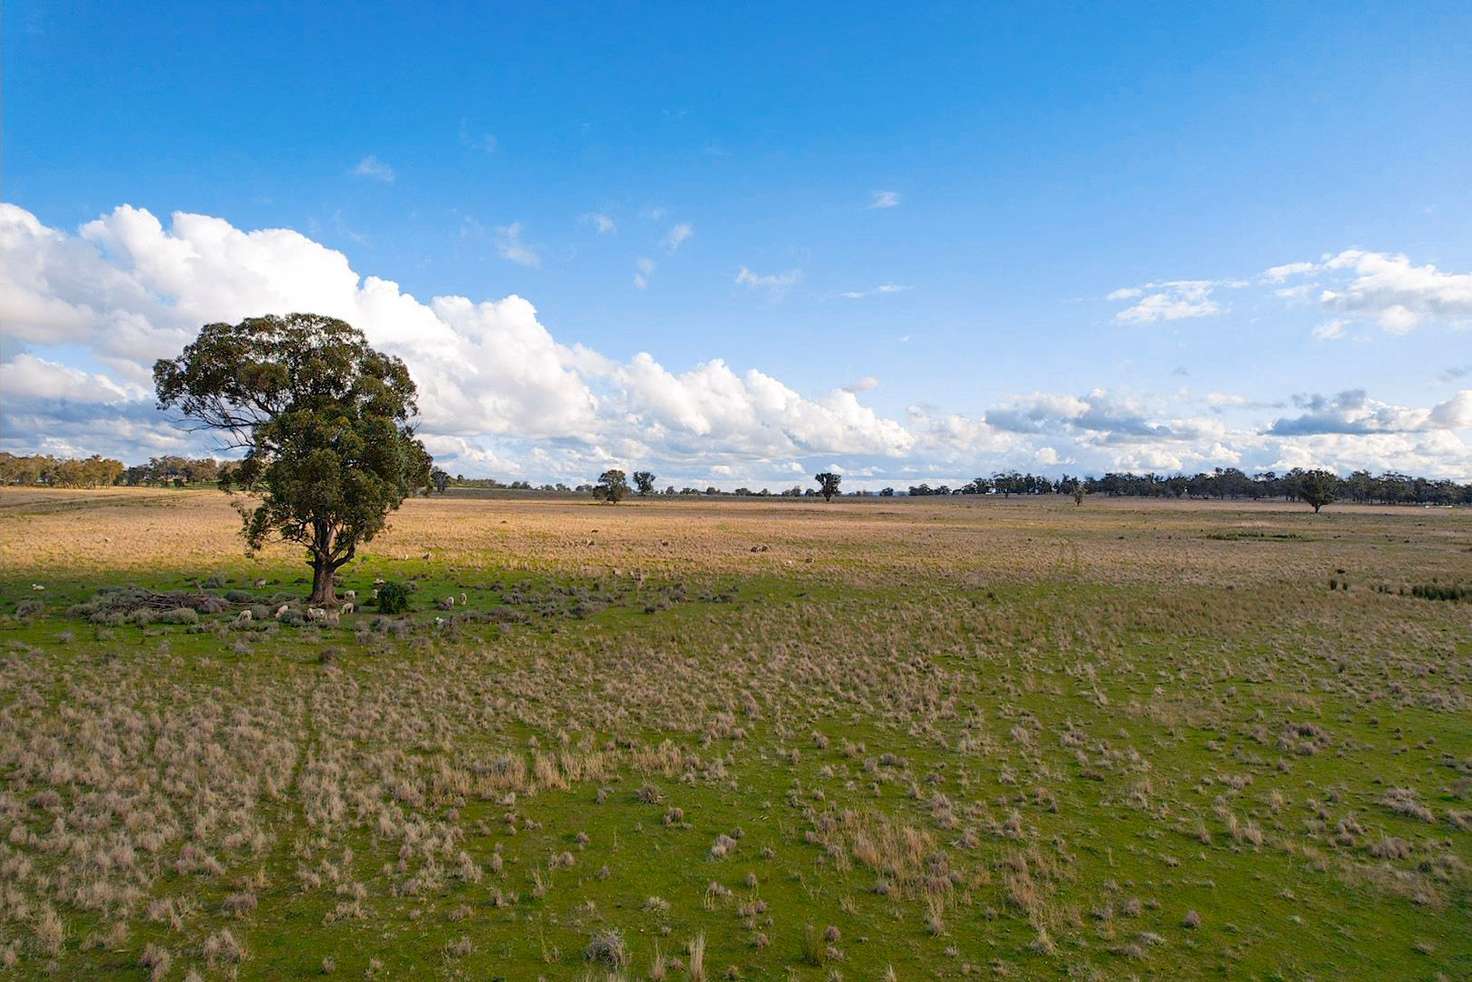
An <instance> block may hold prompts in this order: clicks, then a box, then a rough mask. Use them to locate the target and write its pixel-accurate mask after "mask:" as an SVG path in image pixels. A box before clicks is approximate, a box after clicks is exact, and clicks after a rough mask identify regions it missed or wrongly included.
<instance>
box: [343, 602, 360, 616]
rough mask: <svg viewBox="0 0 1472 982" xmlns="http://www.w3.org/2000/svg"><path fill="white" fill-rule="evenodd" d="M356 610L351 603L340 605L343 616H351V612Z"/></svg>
mask: <svg viewBox="0 0 1472 982" xmlns="http://www.w3.org/2000/svg"><path fill="white" fill-rule="evenodd" d="M357 609H358V608H357V606H356V605H355V604H353V603H351V602H349V603H345V604H343V605H342V612H343V613H344V614H351V613H352V612H353V611H355V610H357Z"/></svg>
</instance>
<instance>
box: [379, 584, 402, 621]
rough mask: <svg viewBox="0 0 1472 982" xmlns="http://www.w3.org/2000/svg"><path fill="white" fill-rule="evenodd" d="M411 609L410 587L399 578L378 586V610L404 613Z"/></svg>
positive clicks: (384, 612)
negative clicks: (399, 580)
mask: <svg viewBox="0 0 1472 982" xmlns="http://www.w3.org/2000/svg"><path fill="white" fill-rule="evenodd" d="M408 609H409V588H408V587H407V586H405V585H404V584H402V583H400V582H398V581H397V580H390V581H389V582H387V583H385V584H384V585H383V586H381V587H379V588H378V612H379V613H381V614H402V613H404V611H406V610H408Z"/></svg>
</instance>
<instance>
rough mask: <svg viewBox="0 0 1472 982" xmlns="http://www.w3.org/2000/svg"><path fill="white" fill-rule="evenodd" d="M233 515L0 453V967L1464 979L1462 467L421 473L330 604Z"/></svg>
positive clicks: (1470, 947)
mask: <svg viewBox="0 0 1472 982" xmlns="http://www.w3.org/2000/svg"><path fill="white" fill-rule="evenodd" d="M235 522H236V520H235V519H234V518H233V513H232V512H230V510H229V508H228V506H227V504H226V503H225V499H224V496H223V495H219V494H216V493H213V492H177V493H148V492H138V493H126V492H101V493H90V494H89V493H85V492H78V493H62V492H55V493H41V492H12V491H6V492H0V613H3V618H0V644H3V650H0V972H4V971H9V972H11V973H13V974H14V975H16V976H17V977H22V978H29V977H47V976H50V977H62V978H80V977H93V976H97V975H119V976H123V977H132V978H146V977H149V976H150V975H152V977H155V978H169V979H182V978H189V977H196V976H201V977H206V978H209V977H232V976H239V977H244V978H284V977H302V976H316V975H320V974H323V973H324V972H326V973H333V974H337V975H341V976H345V977H350V978H360V977H365V976H367V977H375V978H422V977H430V976H434V977H439V976H444V977H451V978H459V977H464V978H506V979H535V978H549V979H550V978H583V977H591V978H604V977H622V978H630V979H636V978H639V979H642V978H654V979H660V978H666V979H687V978H695V979H699V978H712V979H714V978H746V979H761V978H789V977H790V978H803V979H824V978H846V979H881V978H891V977H893V978H900V979H911V978H952V977H961V976H967V975H972V976H1010V977H1017V978H1041V977H1070V978H1076V977H1081V978H1089V977H1100V978H1128V977H1170V976H1174V977H1181V978H1198V977H1224V978H1261V979H1277V978H1282V979H1310V978H1312V979H1331V978H1375V979H1392V978H1407V979H1432V978H1438V977H1442V978H1469V977H1472V892H1469V886H1472V880H1469V872H1468V864H1469V863H1472V700H1469V693H1472V690H1469V684H1472V603H1469V602H1465V601H1464V602H1455V601H1437V600H1427V599H1421V598H1419V597H1415V596H1410V595H1408V594H1409V592H1410V591H1411V589H1412V588H1413V587H1416V586H1421V585H1427V584H1433V583H1435V584H1443V585H1452V584H1457V583H1461V584H1464V585H1465V584H1469V583H1472V514H1469V513H1467V512H1465V511H1447V510H1437V511H1433V510H1421V509H1416V510H1411V509H1400V510H1396V509H1350V508H1331V509H1328V510H1326V512H1325V513H1324V514H1323V515H1320V516H1313V515H1310V514H1307V513H1306V511H1305V510H1304V509H1301V508H1295V507H1292V506H1288V505H1282V504H1275V505H1251V506H1249V505H1241V506H1238V505H1234V504H1232V503H1230V502H1227V503H1221V504H1209V505H1208V504H1190V503H1185V504H1178V503H1170V504H1155V503H1140V502H1109V501H1095V500H1091V501H1089V502H1087V503H1086V504H1085V505H1084V506H1083V507H1082V508H1075V507H1074V506H1073V504H1072V503H1071V502H1063V501H1054V500H1052V499H1051V498H1050V499H1046V500H1024V501H1009V502H1002V501H992V500H985V501H975V502H960V501H955V502H950V501H943V502H929V503H927V502H919V501H916V502H893V501H891V502H887V503H884V504H881V503H879V502H877V501H869V502H844V503H837V502H836V503H834V504H833V505H831V506H824V505H823V504H822V503H821V502H811V501H798V502H783V503H770V502H768V503H758V502H688V503H687V502H650V503H645V502H638V501H635V502H629V503H626V504H623V505H619V506H617V507H600V506H596V505H592V504H585V503H582V502H570V501H540V502H539V501H514V500H501V499H496V500H487V499H484V498H464V499H457V498H455V497H453V496H452V497H450V498H448V499H435V500H433V501H423V500H416V501H411V502H409V503H407V504H406V505H405V507H404V509H403V510H402V511H401V512H400V513H399V514H398V515H397V516H395V519H394V527H393V529H392V530H391V532H390V533H389V534H388V535H386V536H384V537H382V538H381V539H380V540H378V541H376V542H375V543H373V544H372V546H370V547H369V548H368V550H367V555H366V556H365V557H364V558H362V559H360V560H358V561H356V562H354V563H353V564H352V565H351V566H349V567H347V568H346V569H345V570H344V571H343V573H342V574H341V575H340V581H341V587H340V590H354V591H355V592H356V594H357V600H358V602H359V604H360V606H359V608H358V609H357V610H355V611H353V612H351V613H344V614H342V615H341V617H340V618H339V620H338V622H337V623H335V624H334V623H298V622H299V621H300V619H301V618H300V617H299V616H298V614H299V612H300V607H301V604H300V599H301V598H302V597H304V596H305V594H306V587H305V585H304V579H305V576H306V572H307V571H306V567H305V566H304V565H302V563H301V561H300V558H299V557H298V556H296V554H295V553H293V552H291V551H289V550H286V549H276V550H271V551H268V552H267V553H265V554H263V555H262V556H260V557H257V558H255V559H246V558H244V557H242V555H241V553H240V548H239V544H238V541H237V540H235V539H234V538H233V533H234V531H235V528H236V524H235ZM379 579H383V580H399V581H404V582H409V583H412V584H413V585H414V591H413V593H412V608H411V610H410V611H409V612H408V613H407V614H406V615H403V616H401V617H381V616H379V615H378V614H377V613H376V612H375V611H374V610H373V608H372V605H371V603H366V601H367V600H368V598H369V596H370V594H371V591H372V590H373V589H374V583H375V581H376V580H379ZM126 586H134V587H137V588H140V589H141V590H147V591H153V592H155V593H168V592H177V593H181V594H197V593H199V592H206V593H209V594H211V595H213V596H215V597H217V598H219V604H220V606H221V607H222V608H223V609H221V610H219V611H218V612H214V613H203V614H193V612H191V613H190V614H178V613H168V612H167V611H165V612H164V613H163V616H159V613H158V612H154V611H150V610H149V609H146V608H142V607H135V606H130V604H131V603H132V600H128V599H120V598H125V597H128V596H132V599H133V600H136V599H138V596H139V595H125V594H122V593H118V592H102V593H100V592H99V591H105V590H107V589H113V590H116V588H120V587H126ZM35 587H43V588H44V589H35ZM99 598H100V600H99ZM450 598H453V599H454V601H455V602H454V604H453V605H450V604H448V603H447V601H448V600H449V599H450ZM283 604H287V605H288V606H289V607H290V608H291V611H290V613H288V614H287V615H286V616H285V617H284V619H277V617H276V616H275V614H276V611H277V609H278V608H279V607H280V606H281V605H283ZM246 611H249V612H250V613H251V616H250V618H249V620H248V621H243V620H242V614H243V612H246ZM300 613H302V614H303V615H304V612H300ZM191 614H193V616H191Z"/></svg>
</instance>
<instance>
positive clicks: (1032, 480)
mask: <svg viewBox="0 0 1472 982" xmlns="http://www.w3.org/2000/svg"><path fill="white" fill-rule="evenodd" d="M1080 488H1081V489H1082V490H1083V491H1084V492H1085V493H1086V494H1102V495H1105V496H1107V497H1111V498H1120V497H1132V498H1198V499H1210V498H1215V499H1232V500H1238V499H1244V498H1245V499H1249V500H1254V501H1257V500H1263V499H1271V498H1282V499H1284V500H1287V501H1292V500H1294V499H1302V500H1308V499H1307V498H1304V493H1305V492H1306V491H1307V492H1309V493H1311V494H1314V495H1315V496H1327V498H1328V501H1353V502H1356V503H1359V504H1417V505H1459V504H1462V505H1464V504H1472V483H1468V484H1458V483H1456V482H1455V481H1450V480H1441V481H1433V480H1431V479H1429V478H1424V477H1411V476H1410V475H1407V474H1398V473H1395V472H1393V471H1387V472H1385V473H1384V474H1380V475H1378V476H1376V475H1373V474H1371V473H1370V472H1369V471H1364V470H1360V471H1355V472H1354V473H1352V474H1350V475H1349V476H1348V477H1339V476H1338V475H1336V474H1333V473H1331V472H1329V471H1319V470H1304V469H1302V468H1294V469H1293V470H1291V471H1288V472H1286V473H1284V474H1278V473H1275V472H1274V471H1264V472H1263V473H1261V474H1256V475H1249V474H1247V473H1246V472H1244V471H1241V470H1239V469H1237V468H1235V467H1218V468H1216V469H1215V470H1212V471H1210V472H1202V473H1200V474H1195V475H1191V476H1188V475H1185V474H1173V475H1169V476H1167V475H1163V474H1153V473H1149V474H1133V473H1113V472H1111V473H1108V474H1105V475H1104V476H1103V477H1071V476H1069V475H1067V474H1065V475H1063V476H1062V477H1058V478H1048V477H1043V476H1041V475H1035V474H1021V473H1018V472H1017V471H1002V472H998V473H996V474H993V475H992V476H991V477H989V478H988V477H978V478H976V479H975V480H973V481H970V482H969V483H967V484H963V485H961V486H960V487H957V488H951V487H948V486H947V485H944V484H941V485H937V486H935V487H931V486H930V485H928V484H917V485H914V486H912V487H911V488H910V489H909V494H911V495H912V496H916V497H923V496H925V495H950V494H1000V495H1004V496H1010V495H1014V494H1074V493H1075V491H1076V490H1078V489H1080ZM894 493H895V492H894V489H893V488H885V489H884V490H882V491H880V492H879V494H880V495H881V496H883V497H888V496H890V495H893V494H894ZM1328 501H1325V502H1324V503H1325V504H1327V503H1328ZM1310 504H1312V502H1310Z"/></svg>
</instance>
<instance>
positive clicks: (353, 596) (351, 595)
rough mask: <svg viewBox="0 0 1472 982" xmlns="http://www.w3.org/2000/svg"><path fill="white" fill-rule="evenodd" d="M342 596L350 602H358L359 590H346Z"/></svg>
mask: <svg viewBox="0 0 1472 982" xmlns="http://www.w3.org/2000/svg"><path fill="white" fill-rule="evenodd" d="M342 595H343V596H344V597H346V598H347V599H348V600H357V599H358V591H357V590H344V591H343V592H342Z"/></svg>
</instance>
